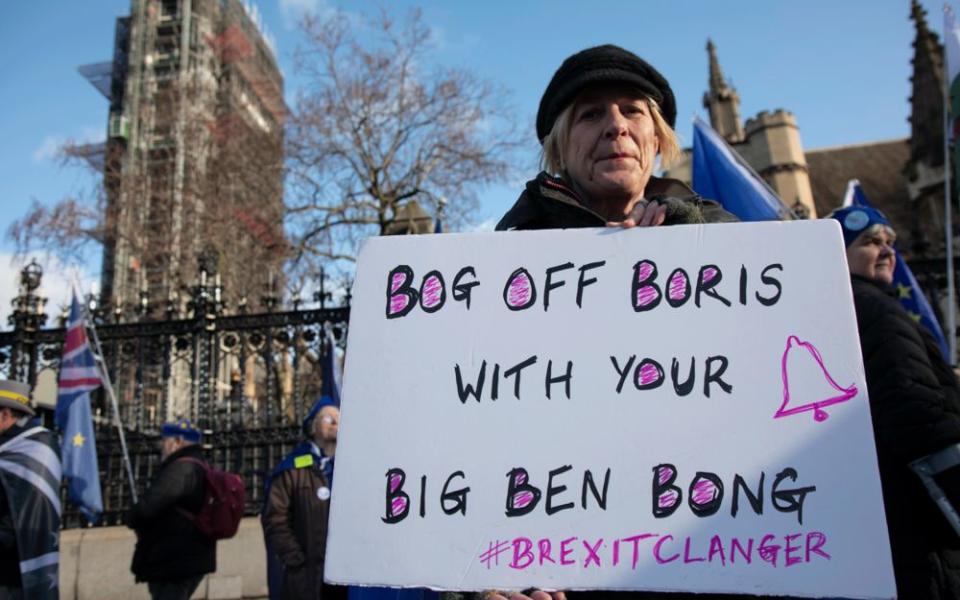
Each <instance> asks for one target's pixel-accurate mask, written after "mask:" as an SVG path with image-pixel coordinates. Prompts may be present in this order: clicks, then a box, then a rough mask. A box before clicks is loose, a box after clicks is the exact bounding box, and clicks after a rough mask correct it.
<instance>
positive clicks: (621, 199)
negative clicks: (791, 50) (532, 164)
mask: <svg viewBox="0 0 960 600" xmlns="http://www.w3.org/2000/svg"><path fill="white" fill-rule="evenodd" d="M676 113H677V108H676V102H675V100H674V97H673V91H672V90H671V89H670V84H669V83H667V80H666V79H665V78H664V77H663V76H662V75H661V74H660V73H659V72H658V71H657V70H656V69H654V68H653V67H652V66H650V65H649V64H648V63H647V62H646V61H644V60H643V59H641V58H640V57H638V56H636V55H634V54H633V53H631V52H629V51H627V50H624V49H623V48H619V47H617V46H613V45H606V46H597V47H595V48H588V49H586V50H583V51H581V52H578V53H576V54H574V55H573V56H571V57H569V58H567V59H566V60H565V61H564V62H563V64H562V65H560V68H559V69H558V70H557V72H556V73H555V74H554V76H553V78H552V79H551V80H550V83H549V85H547V89H546V91H545V92H544V94H543V98H542V99H541V100H540V108H539V110H538V111H537V137H538V138H539V140H540V143H541V145H542V146H543V156H542V161H541V162H542V165H543V168H544V171H543V172H542V173H540V174H539V175H538V176H537V177H536V179H534V180H532V181H529V182H528V183H527V185H526V189H525V190H524V191H523V193H522V194H521V195H520V198H519V199H518V200H517V202H516V204H514V206H513V207H512V208H511V209H510V210H509V211H508V212H507V214H505V215H504V216H503V218H502V219H501V220H500V222H499V223H498V224H497V229H498V230H506V229H556V228H568V227H603V226H604V225H618V226H622V227H633V226H640V227H645V226H657V225H673V224H680V223H714V222H722V221H735V220H736V218H735V217H734V216H733V215H731V214H730V213H728V212H726V211H724V210H723V209H722V208H721V207H720V206H719V205H718V204H717V203H715V202H712V201H709V200H704V199H702V198H700V197H699V196H697V195H696V194H695V193H694V192H693V190H691V189H690V188H689V187H688V186H687V185H685V184H684V183H682V182H680V181H677V180H674V179H665V178H659V177H654V176H653V170H654V167H655V165H656V162H657V160H656V159H657V157H658V156H659V157H660V163H661V166H665V165H666V164H668V163H670V162H671V161H673V160H676V159H677V158H679V157H680V146H679V144H678V142H677V136H676V134H675V133H674V131H673V125H674V122H675V120H676Z"/></svg>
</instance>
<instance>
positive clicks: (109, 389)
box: [83, 306, 137, 504]
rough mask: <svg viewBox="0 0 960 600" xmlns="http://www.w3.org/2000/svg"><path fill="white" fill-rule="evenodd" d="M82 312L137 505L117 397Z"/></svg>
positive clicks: (89, 322)
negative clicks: (93, 347) (91, 340)
mask: <svg viewBox="0 0 960 600" xmlns="http://www.w3.org/2000/svg"><path fill="white" fill-rule="evenodd" d="M83 312H84V319H83V322H84V325H85V326H86V329H87V331H89V332H90V337H91V338H92V339H93V345H94V346H95V347H96V350H97V351H96V353H95V354H94V358H95V359H96V361H97V366H99V367H100V376H101V377H102V378H103V381H104V382H105V383H106V385H105V386H104V387H105V388H106V390H107V395H108V396H110V406H111V407H112V409H113V422H114V424H115V425H116V426H117V434H118V435H119V436H120V451H121V452H123V465H124V466H125V467H126V470H127V481H128V483H129V484H130V498H132V499H133V503H134V504H136V503H137V486H136V485H135V484H134V480H133V467H132V466H131V465H130V454H129V453H128V452H127V438H126V437H125V436H124V434H123V423H122V422H121V421H120V408H119V407H118V406H117V395H116V394H114V393H113V382H112V381H110V373H109V371H108V370H107V365H106V364H105V363H104V361H103V349H102V348H101V347H100V337H99V336H98V335H97V328H96V327H94V326H93V320H92V319H89V318H86V317H88V316H89V315H87V307H86V306H84V307H83Z"/></svg>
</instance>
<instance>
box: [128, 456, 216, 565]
mask: <svg viewBox="0 0 960 600" xmlns="http://www.w3.org/2000/svg"><path fill="white" fill-rule="evenodd" d="M185 457H191V458H196V459H200V460H203V452H202V450H201V448H200V446H196V445H192V446H186V447H184V448H181V449H180V450H178V451H176V452H174V453H173V454H171V455H170V456H168V457H167V458H166V460H164V461H163V462H162V463H161V464H160V468H159V470H158V471H157V474H156V476H155V477H154V479H153V481H152V482H151V483H150V487H149V488H147V491H146V492H145V493H144V494H143V497H141V498H140V501H139V502H138V503H137V504H135V505H134V506H133V508H132V509H131V510H130V514H129V516H128V519H127V525H128V526H129V527H131V528H132V529H134V530H135V531H136V532H137V546H136V549H135V550H134V552H133V564H132V565H131V567H130V570H131V571H133V574H134V575H135V576H136V579H137V581H162V580H169V579H183V578H187V577H194V576H197V575H204V574H206V573H212V572H213V571H215V570H216V569H217V542H216V541H215V540H212V539H210V538H208V537H206V536H204V535H203V534H201V533H200V532H199V531H198V530H197V528H196V527H195V526H194V524H193V522H192V521H191V520H190V518H188V517H187V516H186V515H184V514H182V513H181V512H180V511H179V510H177V509H178V508H180V509H183V510H186V511H187V512H189V513H196V512H197V511H198V510H199V509H200V506H201V505H202V503H203V495H204V491H205V486H206V483H205V476H204V471H203V467H201V466H200V465H198V464H195V463H193V462H189V461H185V460H178V459H180V458H185Z"/></svg>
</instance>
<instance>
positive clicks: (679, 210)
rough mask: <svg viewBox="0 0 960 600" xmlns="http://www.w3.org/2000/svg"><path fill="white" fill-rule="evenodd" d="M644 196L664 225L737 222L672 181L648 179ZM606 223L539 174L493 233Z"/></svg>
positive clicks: (560, 184)
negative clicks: (656, 206) (663, 210)
mask: <svg viewBox="0 0 960 600" xmlns="http://www.w3.org/2000/svg"><path fill="white" fill-rule="evenodd" d="M645 197H646V199H647V200H649V201H651V202H658V203H662V204H666V205H667V215H666V220H665V221H664V225H679V224H684V223H723V222H732V221H736V220H737V218H736V217H735V216H733V215H732V214H730V213H728V212H727V211H725V210H723V208H722V207H721V206H720V205H719V204H717V203H716V202H714V201H713V200H705V199H703V198H701V197H700V196H698V195H697V194H696V193H695V192H694V191H693V190H691V189H690V188H689V187H687V186H686V185H685V184H684V183H682V182H680V181H677V180H676V179H661V178H659V177H651V178H650V182H649V183H647V188H646V195H645ZM606 222H607V221H606V219H604V218H603V217H602V216H600V215H599V214H597V213H595V212H594V211H592V210H590V209H589V208H587V207H586V206H584V204H583V203H582V202H581V201H580V200H579V198H578V197H577V194H576V193H575V192H574V191H573V190H572V189H571V188H570V186H569V184H567V183H566V182H564V181H563V180H562V179H557V178H556V177H551V176H550V175H547V174H546V173H540V174H539V175H537V178H536V179H533V180H531V181H528V182H527V186H526V189H525V190H524V191H523V193H521V194H520V198H518V199H517V201H516V203H515V204H514V205H513V207H512V208H510V210H508V211H507V214H505V215H503V218H502V219H500V222H499V223H497V231H503V230H507V229H570V228H576V227H603V226H605V225H606Z"/></svg>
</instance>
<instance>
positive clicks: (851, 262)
mask: <svg viewBox="0 0 960 600" xmlns="http://www.w3.org/2000/svg"><path fill="white" fill-rule="evenodd" d="M830 216H831V217H832V218H834V219H836V220H837V221H839V222H840V225H841V227H842V229H843V239H844V243H845V244H846V247H847V264H848V266H849V268H850V277H851V280H852V285H853V302H854V307H855V308H856V311H857V327H858V329H859V331H860V346H861V350H862V352H863V366H864V370H865V371H866V379H867V391H868V393H869V396H870V411H871V414H872V416H873V428H874V436H875V438H876V442H877V459H878V462H879V466H880V482H881V484H882V486H883V499H884V506H885V509H886V513H887V527H888V529H889V532H890V546H891V551H892V554H893V570H894V575H895V577H896V580H897V596H898V597H900V598H940V599H943V598H960V537H958V536H957V534H956V533H954V531H953V530H952V529H951V527H950V525H949V524H948V521H947V520H946V519H945V518H944V516H943V515H942V514H941V513H940V511H939V510H937V507H936V506H935V505H934V503H933V501H932V500H931V498H930V496H929V495H928V494H927V491H926V489H925V488H924V486H923V484H922V482H921V479H920V477H918V476H917V474H916V473H914V472H913V471H912V470H911V467H910V464H911V463H912V462H914V461H916V460H918V459H923V458H924V457H928V456H930V455H932V454H937V453H939V452H941V451H943V450H944V449H948V448H951V447H953V446H956V444H958V443H960V384H958V381H957V377H956V375H955V374H954V372H953V370H952V369H951V368H950V366H949V365H947V363H946V362H944V360H943V358H942V356H941V353H940V349H939V346H938V345H937V343H936V342H935V341H934V339H933V336H932V335H931V334H930V332H929V331H927V330H926V328H924V327H922V326H920V325H919V324H918V323H917V322H916V321H914V320H913V319H912V318H910V315H909V314H908V313H907V311H906V310H905V309H904V308H903V306H901V304H900V302H899V301H898V300H897V298H898V294H899V293H910V290H909V289H905V290H898V289H896V288H894V287H893V286H892V285H891V284H892V283H893V271H894V267H895V266H896V254H895V253H894V251H893V243H894V241H895V240H896V233H895V232H894V230H893V228H892V227H891V226H890V222H889V221H888V220H887V218H886V217H885V216H884V215H883V213H881V212H880V211H878V210H875V209H873V208H870V207H863V206H851V207H847V208H842V209H839V210H836V211H834V212H833V213H832V214H831V215H830ZM935 479H936V481H937V483H938V484H939V486H940V488H942V489H943V491H944V492H946V495H947V498H949V499H950V500H953V505H954V506H958V504H957V502H956V500H957V499H960V467H953V468H952V469H950V470H947V471H945V472H943V473H941V474H940V475H938V476H936V478H935Z"/></svg>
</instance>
